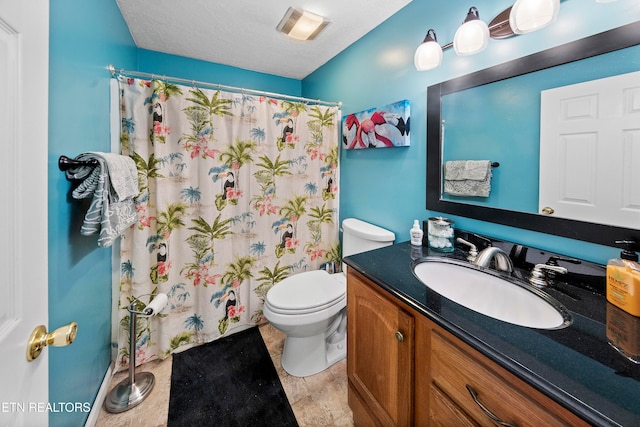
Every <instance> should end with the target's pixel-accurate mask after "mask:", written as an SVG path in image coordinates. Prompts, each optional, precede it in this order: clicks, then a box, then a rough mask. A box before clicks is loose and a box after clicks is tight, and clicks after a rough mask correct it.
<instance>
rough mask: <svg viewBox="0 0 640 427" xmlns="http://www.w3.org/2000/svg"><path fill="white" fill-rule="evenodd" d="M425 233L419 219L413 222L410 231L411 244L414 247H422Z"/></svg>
mask: <svg viewBox="0 0 640 427" xmlns="http://www.w3.org/2000/svg"><path fill="white" fill-rule="evenodd" d="M423 235H424V232H423V231H422V229H421V228H420V223H419V222H418V220H417V219H414V220H413V227H412V228H411V230H409V236H411V244H412V245H413V246H422V236H423Z"/></svg>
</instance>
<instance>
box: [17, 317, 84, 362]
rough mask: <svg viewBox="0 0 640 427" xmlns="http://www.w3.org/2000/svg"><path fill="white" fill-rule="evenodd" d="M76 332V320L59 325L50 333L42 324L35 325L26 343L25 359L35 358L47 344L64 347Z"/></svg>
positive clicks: (73, 338) (74, 337)
mask: <svg viewBox="0 0 640 427" xmlns="http://www.w3.org/2000/svg"><path fill="white" fill-rule="evenodd" d="M77 333H78V324H77V323H76V322H71V323H69V324H67V325H64V326H61V327H59V328H58V329H56V330H55V331H53V332H51V333H47V328H46V327H45V326H44V325H40V326H36V328H35V329H34V330H33V332H32V333H31V337H30V338H29V343H28V344H27V360H28V361H29V362H31V361H33V360H36V359H37V358H38V356H40V353H42V350H43V349H44V348H45V347H46V346H48V345H51V346H54V347H64V346H66V345H69V344H71V343H72V342H73V341H74V340H75V339H76V335H77Z"/></svg>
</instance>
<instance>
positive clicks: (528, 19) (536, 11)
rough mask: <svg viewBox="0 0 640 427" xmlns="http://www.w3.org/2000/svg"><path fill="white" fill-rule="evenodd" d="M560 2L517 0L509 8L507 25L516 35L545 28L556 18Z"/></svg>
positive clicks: (554, 0) (557, 0) (556, 0)
mask: <svg viewBox="0 0 640 427" xmlns="http://www.w3.org/2000/svg"><path fill="white" fill-rule="evenodd" d="M559 10H560V0H517V1H516V2H515V4H514V5H513V6H512V7H511V13H510V14H509V25H511V29H512V30H513V32H514V33H516V34H524V33H528V32H531V31H536V30H539V29H540V28H542V27H546V26H547V25H549V24H550V23H552V22H553V21H555V19H556V17H557V16H558V11H559Z"/></svg>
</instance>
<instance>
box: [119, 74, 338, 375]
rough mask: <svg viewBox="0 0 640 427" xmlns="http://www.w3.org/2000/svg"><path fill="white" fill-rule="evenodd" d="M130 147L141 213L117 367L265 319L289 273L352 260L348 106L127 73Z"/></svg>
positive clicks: (127, 273)
mask: <svg viewBox="0 0 640 427" xmlns="http://www.w3.org/2000/svg"><path fill="white" fill-rule="evenodd" d="M118 80H119V96H120V118H121V135H120V144H121V151H122V154H125V155H129V156H130V157H131V158H133V160H134V161H135V162H136V165H137V168H138V184H139V190H140V193H139V195H138V196H137V198H136V208H137V212H138V217H139V221H138V223H137V224H136V225H134V227H132V229H130V230H129V231H128V232H127V233H126V234H125V235H124V236H123V238H122V239H121V244H120V246H121V248H120V266H121V271H120V293H119V300H118V301H117V303H118V313H119V318H120V331H119V334H118V336H119V338H118V351H117V361H116V364H117V367H118V369H122V368H124V367H126V366H128V363H129V357H130V355H129V330H128V327H129V312H128V310H127V307H128V306H129V305H130V304H131V303H132V302H133V301H135V299H136V298H139V299H140V300H141V302H137V303H136V304H137V306H138V307H139V308H141V307H143V304H144V303H147V302H149V300H150V299H151V298H153V296H154V295H156V294H158V293H166V294H167V296H168V297H169V302H168V304H167V306H166V307H165V309H164V310H162V311H161V312H160V313H159V314H158V315H157V316H154V317H152V318H148V319H147V318H142V317H138V324H137V331H136V335H137V336H136V337H135V340H136V364H142V363H144V362H147V361H149V360H153V359H156V358H165V357H166V356H168V355H169V354H170V353H172V352H174V351H182V350H185V349H187V348H190V347H192V346H194V345H198V344H202V343H205V342H209V341H212V340H215V339H217V338H219V337H221V336H224V335H228V334H231V333H234V332H238V331H240V330H242V329H246V328H247V327H249V326H251V325H256V324H259V323H262V322H264V316H263V314H262V307H263V302H264V298H265V295H266V293H267V291H268V290H269V289H270V288H271V287H272V286H273V285H274V284H275V283H277V282H279V281H280V280H282V279H284V278H285V277H287V276H289V275H292V274H295V273H298V272H302V271H305V270H311V269H317V268H320V267H321V266H322V267H323V264H324V263H329V264H328V265H331V266H333V265H339V261H340V248H339V240H338V212H337V210H338V145H339V144H338V122H339V120H340V118H339V114H340V112H339V109H338V108H337V107H327V106H321V105H308V104H305V103H301V102H289V101H285V100H277V99H274V98H269V97H265V96H249V95H246V94H242V93H233V92H224V91H220V90H210V89H205V88H200V87H195V86H193V87H189V86H183V85H178V84H173V83H169V82H166V81H161V80H140V79H136V78H129V77H124V76H120V77H119V78H118Z"/></svg>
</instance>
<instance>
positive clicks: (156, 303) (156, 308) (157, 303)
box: [144, 294, 169, 316]
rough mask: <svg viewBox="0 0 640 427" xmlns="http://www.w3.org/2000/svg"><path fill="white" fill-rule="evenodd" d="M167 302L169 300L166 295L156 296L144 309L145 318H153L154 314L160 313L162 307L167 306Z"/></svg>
mask: <svg viewBox="0 0 640 427" xmlns="http://www.w3.org/2000/svg"><path fill="white" fill-rule="evenodd" d="M168 301H169V298H168V297H167V294H158V295H156V297H155V298H154V299H153V301H151V302H150V303H149V304H147V306H146V307H145V308H144V314H146V315H147V316H153V315H155V314H156V313H159V312H160V311H162V309H163V308H164V306H165V305H167V302H168Z"/></svg>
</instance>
